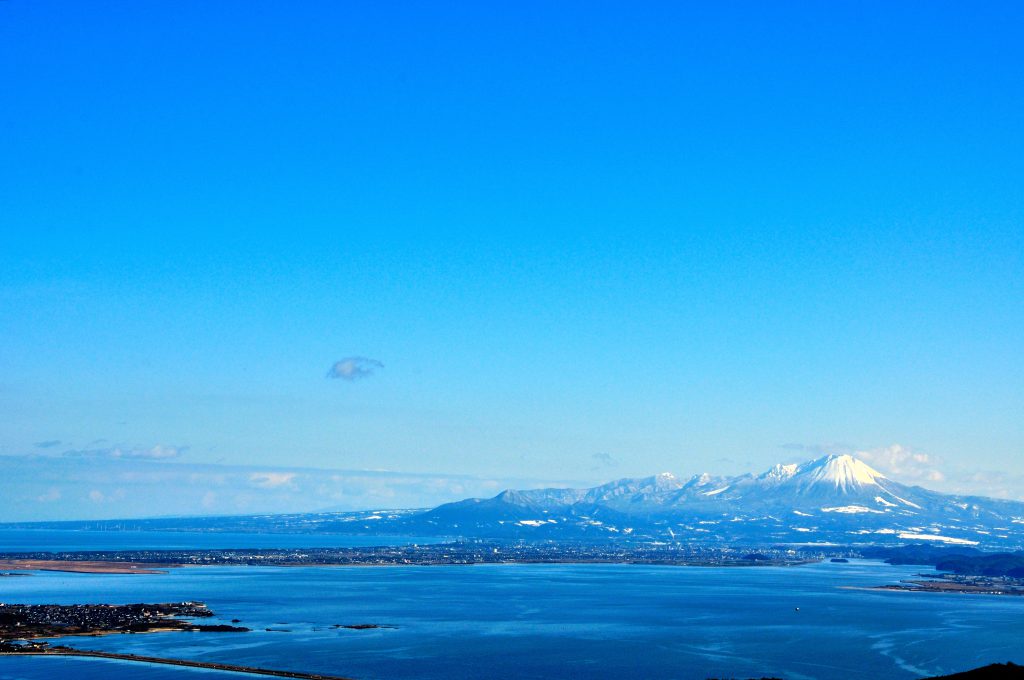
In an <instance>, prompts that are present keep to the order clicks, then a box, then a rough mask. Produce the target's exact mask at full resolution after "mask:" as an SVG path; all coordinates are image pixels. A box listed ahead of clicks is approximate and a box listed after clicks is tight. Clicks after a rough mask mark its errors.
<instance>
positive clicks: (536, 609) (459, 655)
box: [0, 561, 1024, 680]
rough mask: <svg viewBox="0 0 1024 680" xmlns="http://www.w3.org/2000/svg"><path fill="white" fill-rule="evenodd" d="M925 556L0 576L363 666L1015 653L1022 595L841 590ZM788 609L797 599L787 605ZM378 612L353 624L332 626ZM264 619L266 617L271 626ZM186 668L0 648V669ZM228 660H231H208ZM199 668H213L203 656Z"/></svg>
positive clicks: (173, 640)
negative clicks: (200, 621) (169, 607)
mask: <svg viewBox="0 0 1024 680" xmlns="http://www.w3.org/2000/svg"><path fill="white" fill-rule="evenodd" d="M919 571H920V568H919V567H918V568H915V567H897V566H890V565H884V564H880V563H877V562H868V561H853V562H851V563H849V564H832V563H828V562H825V563H820V564H811V565H804V566H799V567H756V568H715V567H665V566H638V565H491V566H474V567H459V566H438V567H389V568H376V567H291V568H273V567H201V568H183V569H174V570H172V571H171V572H170V573H169V574H166V575H153V576H143V575H126V576H119V575H92V574H65V573H40V574H38V575H34V576H31V577H28V578H6V579H0V601H6V602H22V603H45V602H56V603H76V602H111V603H127V602H140V601H146V602H162V601H179V600H190V599H198V600H203V601H205V602H207V603H208V604H209V606H210V607H211V609H213V611H214V612H216V614H217V615H218V618H217V619H216V620H214V621H204V623H205V622H210V623H219V622H230V620H231V619H235V618H237V619H240V620H241V624H239V625H243V626H247V627H250V628H252V629H253V631H252V632H250V633H153V634H144V635H142V634H140V635H112V636H104V637H76V638H69V639H68V640H69V644H71V645H73V646H76V647H80V648H87V649H97V650H105V651H116V652H126V653H133V654H141V655H148V656H161V657H172V658H187V659H196V660H200V661H214V662H222V663H232V664H241V665H247V666H257V667H265V668H277V669H287V670H296V671H305V672H314V673H324V674H335V675H342V676H348V677H353V678H359V679H363V678H366V679H370V678H380V679H383V678H410V679H411V678H438V679H440V678H445V679H446V680H450V679H451V678H482V677H487V678H566V677H575V678H590V677H623V678H684V679H686V678H707V677H761V676H766V675H774V676H778V677H783V678H791V679H794V680H800V679H806V678H819V679H830V678H836V679H838V678H864V679H865V680H867V679H868V678H872V679H873V678H914V677H922V676H925V675H929V674H938V673H945V672H952V671H956V670H964V669H967V668H970V667H973V666H979V665H984V664H987V663H991V662H994V661H1006V660H1016V661H1021V660H1024V639H1022V637H1021V635H1020V630H1021V626H1022V625H1024V598H1013V597H999V596H984V595H946V594H934V593H898V592H883V591H868V590H855V589H847V588H844V587H843V586H855V587H868V586H875V585H881V584H884V583H892V582H896V581H898V580H900V579H902V578H908V577H911V576H913V575H914V574H916V573H918V572H919ZM797 608H799V610H797ZM361 623H378V624H390V625H394V626H397V628H393V629H392V628H388V629H370V630H350V629H344V628H334V627H332V626H334V625H351V624H361ZM267 629H270V630H267ZM56 664H65V666H64V667H63V668H64V669H66V670H61V671H60V674H63V673H65V672H66V673H68V674H73V676H74V677H76V678H87V679H89V678H153V679H154V680H163V679H164V678H169V677H171V676H173V677H175V678H188V677H193V675H190V674H194V673H196V672H199V671H192V670H188V669H175V668H166V667H155V666H142V665H129V664H124V663H109V662H103V661H94V660H85V659H82V660H71V659H45V658H43V659H10V658H4V659H0V678H22V679H24V680H36V679H40V678H50V677H54V675H55V674H56V673H55V668H56ZM221 675H222V676H223V677H240V676H237V675H230V676H229V675H226V674H221ZM206 677H209V673H206Z"/></svg>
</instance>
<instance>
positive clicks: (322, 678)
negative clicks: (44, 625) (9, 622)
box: [0, 648, 352, 680]
mask: <svg viewBox="0 0 1024 680" xmlns="http://www.w3.org/2000/svg"><path fill="white" fill-rule="evenodd" d="M4 656H7V657H19V656H50V657H75V658H87V659H88V658H92V659H109V660H113V661H129V662H132V663H146V664H159V665H164V666H180V667H185V668H201V669H204V670H214V671H223V672H226V673H246V674H248V675H263V676H271V677H277V678H294V679H297V680H352V678H346V677H343V676H340V675H324V674H321V673H304V672H302V671H283V670H274V669H271V668H257V667H255V666H238V665H235V664H226V663H216V662H210V661H191V660H188V659H169V658H166V657H159V656H140V655H137V654H117V653H114V652H94V651H86V650H80V649H71V648H65V649H52V650H47V651H31V652H0V657H4Z"/></svg>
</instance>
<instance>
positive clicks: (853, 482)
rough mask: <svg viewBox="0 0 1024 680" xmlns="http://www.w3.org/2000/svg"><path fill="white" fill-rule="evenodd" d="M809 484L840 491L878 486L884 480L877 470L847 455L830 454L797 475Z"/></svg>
mask: <svg viewBox="0 0 1024 680" xmlns="http://www.w3.org/2000/svg"><path fill="white" fill-rule="evenodd" d="M797 476H799V477H802V478H804V479H806V480H807V482H809V483H811V484H823V485H831V486H833V487H835V488H836V489H838V490H840V491H851V490H854V489H858V488H861V487H865V486H878V480H880V479H885V478H886V477H885V475H883V474H882V473H881V472H879V471H878V470H875V469H874V468H873V467H871V466H870V465H868V464H867V463H865V462H864V461H862V460H860V459H858V458H854V457H853V456H851V455H849V454H846V453H844V454H832V455H828V456H825V457H823V458H819V459H817V460H813V461H811V462H810V463H807V464H806V465H805V466H803V469H802V470H800V471H799V473H797Z"/></svg>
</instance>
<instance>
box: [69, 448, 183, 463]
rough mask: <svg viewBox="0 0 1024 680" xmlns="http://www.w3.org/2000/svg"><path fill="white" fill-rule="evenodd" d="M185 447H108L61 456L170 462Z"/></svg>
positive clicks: (80, 450) (76, 450)
mask: <svg viewBox="0 0 1024 680" xmlns="http://www.w3.org/2000/svg"><path fill="white" fill-rule="evenodd" d="M187 450H188V447H187V446H166V445H164V444H157V445H156V446H150V447H139V446H135V447H123V446H110V447H105V448H98V449H72V450H69V451H65V452H64V453H63V454H62V455H63V456H64V457H66V458H121V459H125V460H171V459H174V458H179V457H181V455H182V454H183V453H185V451H187Z"/></svg>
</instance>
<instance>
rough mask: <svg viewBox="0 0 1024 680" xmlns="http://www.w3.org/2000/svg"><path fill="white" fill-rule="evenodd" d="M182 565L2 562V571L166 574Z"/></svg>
mask: <svg viewBox="0 0 1024 680" xmlns="http://www.w3.org/2000/svg"><path fill="white" fill-rule="evenodd" d="M178 566H181V565H177V564H159V565H157V564H150V563H146V562H113V561H109V560H35V559H13V560H0V569H8V570H13V571H60V572H66V573H75V574H166V573H167V570H168V569H173V568H175V567H178Z"/></svg>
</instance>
